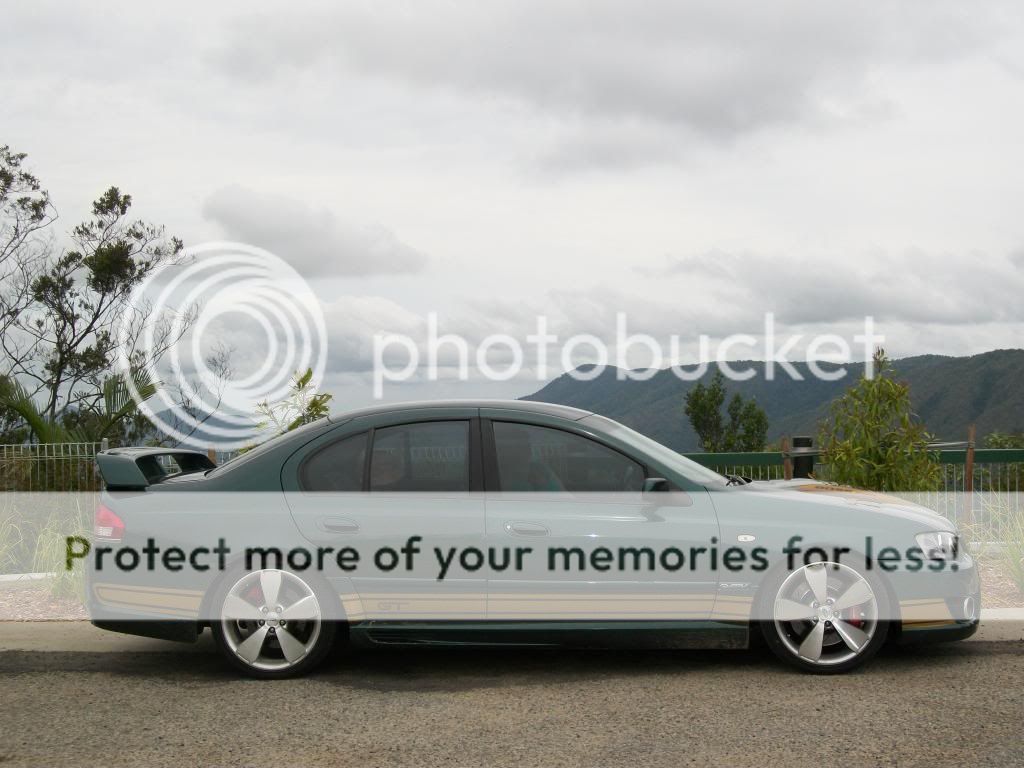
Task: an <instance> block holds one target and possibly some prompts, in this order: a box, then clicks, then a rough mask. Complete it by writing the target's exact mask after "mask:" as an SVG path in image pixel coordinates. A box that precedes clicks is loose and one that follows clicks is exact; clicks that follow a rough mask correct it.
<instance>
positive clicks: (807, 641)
mask: <svg viewBox="0 0 1024 768" xmlns="http://www.w3.org/2000/svg"><path fill="white" fill-rule="evenodd" d="M764 597H765V600H764V601H763V602H762V605H761V611H762V613H761V616H762V617H764V619H765V620H764V621H762V623H761V626H762V628H763V631H764V635H765V640H766V641H767V643H768V646H769V647H770V648H771V649H772V651H773V652H774V653H775V654H776V655H777V656H779V657H780V658H781V659H783V660H784V661H786V662H789V663H790V664H792V665H794V666H796V667H799V668H800V669H803V670H806V671H809V672H817V673H822V674H830V673H837V672H848V671H850V670H851V669H854V668H856V667H859V666H860V665H861V664H863V663H864V662H865V661H867V660H868V659H869V658H871V657H872V656H874V654H875V653H876V652H877V651H878V649H879V648H880V647H881V646H882V644H883V643H884V642H885V636H886V634H887V632H888V623H887V622H886V621H884V617H885V616H886V615H887V613H888V598H887V596H886V593H885V588H884V587H883V586H882V584H881V583H880V582H879V581H878V579H877V578H876V577H875V576H874V575H873V574H870V573H868V574H862V573H861V572H859V571H857V570H856V569H854V568H851V567H850V566H848V565H843V564H840V563H826V562H820V563H811V564H809V565H805V566H803V567H802V568H798V569H797V570H795V571H793V572H792V573H789V574H787V575H786V577H785V578H784V579H782V581H781V583H780V584H778V586H777V587H776V588H775V589H772V588H771V587H770V586H769V589H767V590H766V591H765V594H764ZM769 601H770V602H769ZM768 617H771V620H767V619H768Z"/></svg>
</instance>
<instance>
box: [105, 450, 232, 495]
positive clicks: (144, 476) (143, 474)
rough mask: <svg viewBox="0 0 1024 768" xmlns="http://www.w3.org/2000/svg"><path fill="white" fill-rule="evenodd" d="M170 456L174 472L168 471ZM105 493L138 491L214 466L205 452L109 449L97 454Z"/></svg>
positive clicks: (204, 470)
mask: <svg viewBox="0 0 1024 768" xmlns="http://www.w3.org/2000/svg"><path fill="white" fill-rule="evenodd" d="M161 457H169V458H170V459H171V460H173V462H174V464H176V465H177V469H174V470H168V462H167V461H166V460H164V461H161ZM96 464H97V466H98V467H99V469H100V475H102V476H103V482H105V483H106V485H107V490H111V491H114V490H118V491H127V490H141V489H143V488H147V487H149V486H150V485H155V484H156V483H159V482H161V481H163V480H165V479H166V478H168V477H172V476H180V475H188V474H192V473H193V472H206V471H207V470H210V469H213V468H214V467H216V466H217V465H216V464H215V463H214V462H213V461H212V460H211V459H210V457H209V456H207V455H206V454H205V453H200V452H199V451H186V450H183V449H181V448H111V449H109V450H106V451H100V452H99V453H97V454H96Z"/></svg>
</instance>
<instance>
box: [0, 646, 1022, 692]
mask: <svg viewBox="0 0 1024 768" xmlns="http://www.w3.org/2000/svg"><path fill="white" fill-rule="evenodd" d="M993 651H994V652H997V653H1003V652H1005V653H1007V654H1012V655H1017V656H1020V655H1021V654H1022V652H1024V649H1022V648H1021V644H1019V643H983V642H971V643H951V644H945V645H930V646H910V647H900V646H894V647H888V648H885V649H883V651H882V652H881V653H880V654H879V656H878V657H877V658H875V659H873V660H872V661H871V662H869V663H868V664H867V665H866V666H865V667H864V668H863V669H861V670H858V671H856V672H854V673H852V674H854V675H882V676H893V675H895V676H901V675H917V674H920V673H921V672H922V671H928V670H932V671H934V670H935V669H938V668H945V667H948V666H949V665H952V664H964V663H969V662H970V661H971V658H972V657H974V656H977V655H979V654H981V653H986V654H991V653H992V652H993ZM709 671H714V672H715V674H716V675H721V676H723V677H732V676H743V675H748V674H750V673H751V672H752V671H756V672H757V673H758V674H760V675H764V674H769V675H775V674H778V675H792V674H801V673H799V672H796V671H794V670H791V669H790V668H789V667H787V666H786V665H784V664H783V663H782V662H780V661H778V660H777V659H776V658H775V657H774V656H772V654H771V653H770V652H769V651H767V650H766V649H764V648H762V647H755V648H751V649H746V650H662V649H659V650H596V649H567V648H538V647H470V646H460V647H429V646H405V647H398V646H391V647H380V648H358V649H349V648H345V649H341V648H339V649H338V650H337V651H336V652H335V653H334V654H332V656H331V657H329V658H328V660H327V661H326V663H324V664H323V665H322V666H321V667H320V668H319V669H317V670H316V671H314V672H313V673H311V674H310V675H308V676H307V677H305V678H303V680H305V681H307V682H309V683H315V684H320V685H324V684H326V685H331V686H342V687H347V688H352V689H360V690H374V691H382V692H387V691H420V692H429V691H440V692H444V691H466V690H474V689H485V688H499V687H503V686H512V685H521V684H523V683H524V682H529V683H530V684H533V685H557V684H559V683H566V682H581V681H588V680H600V679H613V678H633V679H637V680H642V678H644V677H654V676H657V677H664V676H673V677H680V678H685V677H686V676H687V675H689V674H704V673H707V672H709ZM27 672H37V673H40V672H42V673H56V674H59V673H88V674H102V675H112V676H115V677H122V678H126V677H128V678H130V677H137V678H148V679H158V680H166V681H178V682H180V681H184V680H188V681H190V682H193V683H203V682H210V683H215V682H223V681H225V680H246V678H244V676H240V675H238V674H237V673H236V672H235V671H234V670H232V669H231V668H230V667H229V666H228V665H227V664H226V663H225V662H224V661H223V660H222V659H221V658H220V657H219V656H218V655H217V654H216V653H215V652H214V651H213V650H212V648H211V649H210V651H209V652H208V653H204V652H195V651H194V650H191V649H190V650H189V651H182V652H175V651H174V650H173V648H172V649H171V650H169V651H166V652H163V651H160V652H123V653H122V652H80V653H79V652H38V651H6V652H3V653H0V676H4V675H11V674H21V673H27ZM275 684H277V683H275ZM280 684H283V685H288V684H289V681H284V682H282V683H280Z"/></svg>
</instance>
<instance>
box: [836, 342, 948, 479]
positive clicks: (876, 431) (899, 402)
mask: <svg viewBox="0 0 1024 768" xmlns="http://www.w3.org/2000/svg"><path fill="white" fill-rule="evenodd" d="M819 440H820V445H821V446H822V449H823V450H824V458H825V461H827V462H828V464H829V471H830V477H831V479H832V480H834V481H836V482H838V483H842V484H844V485H851V486H854V487H856V488H866V489H870V490H875V491H896V492H901V491H929V490H935V489H937V488H938V487H939V482H940V478H941V466H940V464H939V457H938V453H937V452H935V451H931V450H929V449H928V444H929V443H930V442H931V441H932V436H931V435H930V434H928V432H927V430H926V429H925V426H924V424H922V423H921V422H920V420H919V419H918V417H917V415H916V414H915V413H914V412H913V409H912V407H911V402H910V387H909V386H908V385H906V384H904V383H903V382H900V381H896V380H895V379H894V378H893V371H892V368H891V366H890V364H889V360H888V359H887V358H886V356H885V352H884V350H881V349H879V350H878V351H877V352H876V353H875V356H874V375H873V376H872V377H871V378H867V377H866V376H862V377H861V378H860V380H859V381H858V382H857V383H856V384H855V385H854V386H852V387H851V388H850V389H848V390H847V391H846V393H845V394H843V395H842V396H841V397H839V398H838V399H836V400H835V401H833V403H832V405H831V408H830V413H829V418H828V419H827V420H826V422H825V423H824V424H823V425H822V432H821V435H820V438H819Z"/></svg>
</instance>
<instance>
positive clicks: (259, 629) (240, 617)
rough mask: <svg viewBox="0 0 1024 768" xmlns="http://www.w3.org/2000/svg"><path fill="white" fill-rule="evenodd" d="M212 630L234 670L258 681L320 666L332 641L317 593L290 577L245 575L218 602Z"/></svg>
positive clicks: (274, 572) (276, 572) (271, 573)
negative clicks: (218, 619)
mask: <svg viewBox="0 0 1024 768" xmlns="http://www.w3.org/2000/svg"><path fill="white" fill-rule="evenodd" d="M219 599H220V602H219V605H220V617H221V620H220V621H219V622H216V623H215V625H214V627H213V630H214V636H215V638H216V640H217V645H218V647H219V648H220V649H221V651H222V652H223V653H224V654H225V655H226V656H227V658H228V659H229V660H230V661H231V662H232V663H234V664H235V666H237V667H240V668H242V669H244V670H245V671H246V672H249V673H250V674H253V675H255V676H257V677H286V676H290V675H295V674H300V673H301V672H304V671H307V670H308V669H310V668H311V667H312V666H314V665H315V664H316V663H318V662H319V661H320V660H321V659H322V658H323V656H324V655H325V654H326V652H327V651H328V650H329V649H330V645H331V644H332V643H333V640H334V624H333V623H332V622H330V621H325V620H324V618H323V613H324V612H323V608H322V606H321V604H320V599H319V598H318V597H317V593H316V592H315V591H314V589H313V587H312V586H311V585H310V584H308V583H307V582H306V581H304V580H303V579H302V578H300V577H298V576H296V575H295V574H294V573H289V572H288V571H280V570H275V569H269V568H268V569H265V570H262V571H253V572H252V573H247V574H245V575H243V576H242V577H241V578H239V579H238V580H237V581H235V582H234V583H233V584H230V586H228V588H227V589H226V591H223V592H222V594H221V596H220V598H219Z"/></svg>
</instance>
